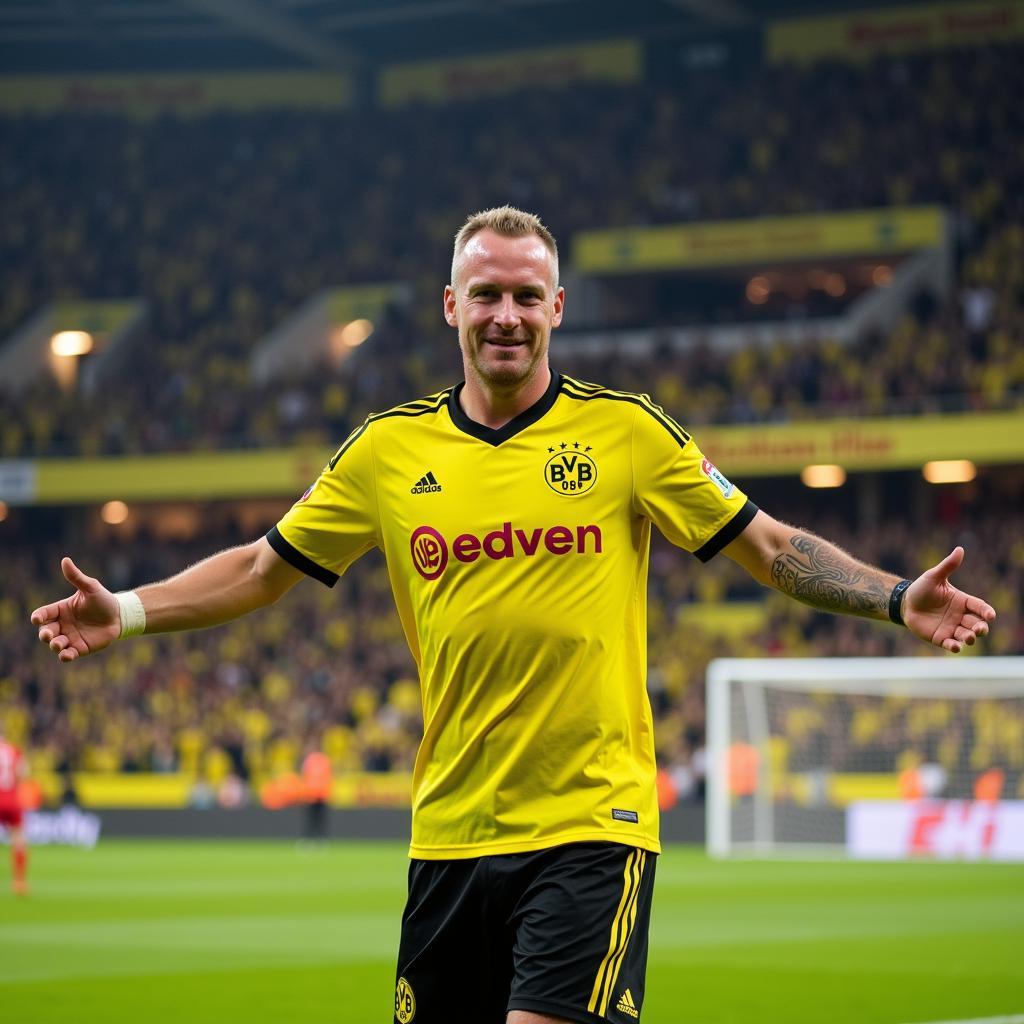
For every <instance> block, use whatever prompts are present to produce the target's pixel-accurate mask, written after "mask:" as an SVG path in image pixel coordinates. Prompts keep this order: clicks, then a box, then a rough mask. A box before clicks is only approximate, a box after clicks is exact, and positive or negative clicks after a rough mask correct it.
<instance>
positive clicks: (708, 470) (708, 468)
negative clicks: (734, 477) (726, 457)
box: [700, 459, 735, 498]
mask: <svg viewBox="0 0 1024 1024" xmlns="http://www.w3.org/2000/svg"><path fill="white" fill-rule="evenodd" d="M700 471H701V472H702V473H703V474H704V475H705V476H706V477H707V478H708V479H709V480H710V481H711V482H712V483H713V484H714V485H715V486H716V487H717V488H718V489H719V490H720V491H721V492H722V497H724V498H731V497H732V492H733V491H734V490H735V488H734V487H733V485H732V484H731V483H729V481H728V480H726V478H725V477H724V476H722V474H721V473H720V472H719V470H718V467H717V466H716V465H715V464H714V463H713V462H712V461H711V460H710V459H701V463H700Z"/></svg>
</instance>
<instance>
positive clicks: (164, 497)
mask: <svg viewBox="0 0 1024 1024" xmlns="http://www.w3.org/2000/svg"><path fill="white" fill-rule="evenodd" d="M330 456H331V451H330V450H328V449H326V448H325V449H324V450H323V451H320V450H317V449H310V448H276V449H267V450H265V451H255V452H249V451H247V452H202V453H195V454H189V455H149V456H118V457H112V458H103V459H41V460H39V461H38V462H36V463H35V464H34V465H35V470H36V472H35V489H36V490H35V496H34V500H33V501H30V502H25V503H28V504H38V505H74V504H91V503H94V502H102V501H110V500H112V499H119V500H121V501H176V500H180V499H183V498H184V499H199V498H249V497H294V498H298V497H299V495H301V494H302V492H303V491H305V489H306V488H307V487H308V486H309V485H310V484H311V483H312V482H313V481H314V480H315V479H316V477H317V475H318V474H319V472H320V470H321V469H323V467H324V465H325V463H326V462H327V460H328V459H329V458H330ZM3 479H4V477H3V476H2V475H0V482H2V481H3ZM21 500H22V501H23V502H24V499H21Z"/></svg>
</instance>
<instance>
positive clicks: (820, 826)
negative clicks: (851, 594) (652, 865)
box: [706, 656, 1024, 859]
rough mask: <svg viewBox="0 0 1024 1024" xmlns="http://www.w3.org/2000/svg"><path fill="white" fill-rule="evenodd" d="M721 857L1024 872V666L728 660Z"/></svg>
mask: <svg viewBox="0 0 1024 1024" xmlns="http://www.w3.org/2000/svg"><path fill="white" fill-rule="evenodd" d="M706 814H707V848H708V852H709V853H710V854H712V855H713V856H716V857H726V856H731V855H737V854H747V855H755V856H765V855H772V854H789V855H806V854H811V855H815V854H820V855H833V856H834V855H836V854H842V853H846V854H848V855H851V856H864V857H871V856H876V857H898V856H904V855H908V854H914V853H924V854H930V855H933V856H966V857H971V856H992V857H998V858H1004V859H1024V657H1021V658H1009V657H959V658H957V657H952V656H947V657H919V658H764V659H761V658H754V659H740V658H729V659H718V660H716V661H712V662H711V663H710V665H709V666H708V670H707V807H706Z"/></svg>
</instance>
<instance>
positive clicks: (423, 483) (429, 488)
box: [409, 472, 441, 494]
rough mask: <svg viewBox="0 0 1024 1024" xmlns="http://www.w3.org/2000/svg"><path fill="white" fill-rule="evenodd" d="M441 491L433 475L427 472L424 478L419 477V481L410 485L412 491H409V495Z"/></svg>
mask: <svg viewBox="0 0 1024 1024" xmlns="http://www.w3.org/2000/svg"><path fill="white" fill-rule="evenodd" d="M440 490H441V485H440V484H439V483H438V482H437V480H436V479H435V477H434V474H433V473H431V472H428V473H427V475H426V476H421V477H420V478H419V480H417V481H416V483H414V484H413V485H412V489H411V490H410V491H409V493H410V494H435V493H436V492H438V491H440Z"/></svg>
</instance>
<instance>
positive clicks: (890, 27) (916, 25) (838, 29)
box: [765, 0, 1024, 61]
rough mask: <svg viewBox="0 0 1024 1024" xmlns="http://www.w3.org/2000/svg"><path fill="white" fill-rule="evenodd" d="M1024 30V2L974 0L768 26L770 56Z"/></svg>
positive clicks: (863, 56) (966, 39)
mask: <svg viewBox="0 0 1024 1024" xmlns="http://www.w3.org/2000/svg"><path fill="white" fill-rule="evenodd" d="M1021 36H1024V4H1022V3H1020V0H1003V2H1002V3H991V2H983V0H972V2H963V0H961V2H960V3H937V4H920V5H914V6H906V7H888V8H884V9H880V10H871V11H861V12H859V13H855V14H839V15H826V16H824V17H818V18H793V19H790V20H787V21H778V22H775V23H774V24H772V25H769V26H768V30H767V32H766V33H765V48H766V51H767V57H768V60H770V61H811V60H818V59H819V58H822V57H838V58H845V59H848V60H868V59H870V58H872V57H877V56H879V55H880V54H886V53H910V52H912V51H914V50H937V49H940V48H942V47H947V46H968V45H972V44H978V43H989V42H998V41H1001V40H1005V39H1012V38H1019V37H1021Z"/></svg>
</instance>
